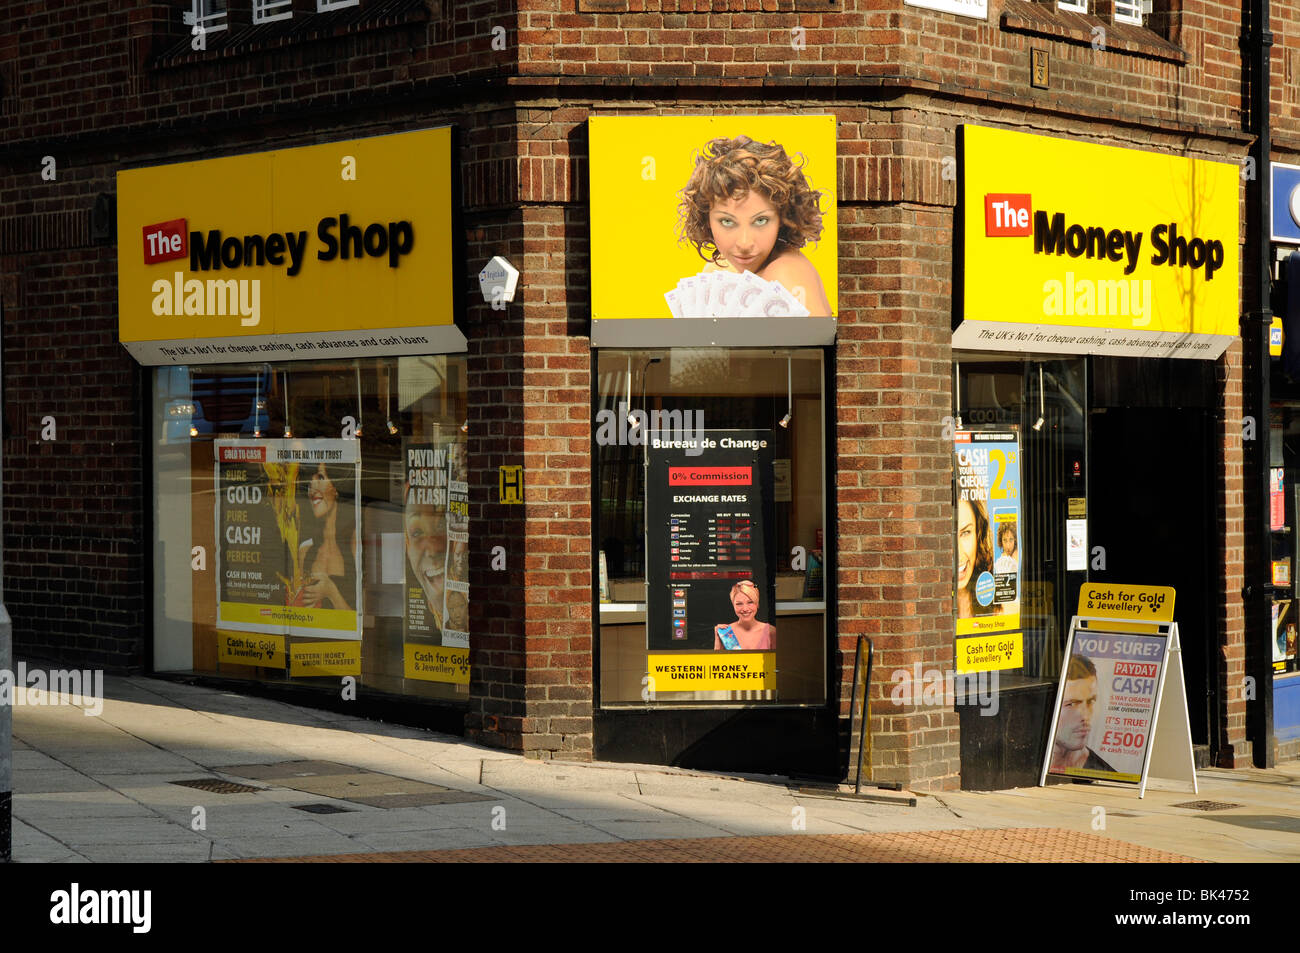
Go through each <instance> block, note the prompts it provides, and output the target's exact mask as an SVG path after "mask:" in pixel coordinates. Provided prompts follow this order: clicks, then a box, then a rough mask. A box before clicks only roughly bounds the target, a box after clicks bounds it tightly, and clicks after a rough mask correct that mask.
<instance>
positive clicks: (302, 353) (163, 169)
mask: <svg viewBox="0 0 1300 953" xmlns="http://www.w3.org/2000/svg"><path fill="white" fill-rule="evenodd" d="M117 179H118V308H119V334H120V337H121V341H122V343H123V345H125V346H126V348H127V350H128V351H130V352H131V354H132V356H134V357H135V358H136V359H137V360H139V361H140V362H141V363H144V364H173V363H174V364H191V363H222V362H235V361H240V362H244V361H257V360H272V359H303V358H313V357H331V358H335V357H355V356H365V355H379V354H413V353H421V354H424V353H435V352H448V351H461V350H464V349H465V339H464V336H463V335H462V334H461V333H460V331H459V330H457V329H456V327H455V326H454V325H453V323H452V274H453V261H452V253H451V131H450V129H447V128H441V129H427V130H421V131H418V132H407V133H399V134H396V135H390V136H375V137H373V138H369V139H353V140H349V141H345V142H336V143H329V144H326V145H318V146H305V147H301V148H296V149H282V150H278V151H275V152H261V153H255V154H252V155H242V156H231V157H228V158H221V159H208V160H204V161H200V162H184V163H179V164H176V165H167V166H159V167H154V168H147V169H133V170H129V171H124V172H119V173H118V177H117Z"/></svg>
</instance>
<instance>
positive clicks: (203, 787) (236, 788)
mask: <svg viewBox="0 0 1300 953" xmlns="http://www.w3.org/2000/svg"><path fill="white" fill-rule="evenodd" d="M171 783H172V784H179V785H180V786H181V787H185V788H196V789H198V790H200V791H207V792H208V793H209V794H256V793H257V792H258V791H261V790H262V788H255V787H253V786H252V785H248V784H236V783H235V782H234V781H223V780H221V779H220V778H193V779H191V780H188V781H173V782H171Z"/></svg>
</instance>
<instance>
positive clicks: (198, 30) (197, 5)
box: [181, 0, 229, 36]
mask: <svg viewBox="0 0 1300 953" xmlns="http://www.w3.org/2000/svg"><path fill="white" fill-rule="evenodd" d="M227 15H228V11H227V10H226V0H192V2H191V3H190V8H189V10H187V11H185V13H183V14H182V15H181V22H183V23H184V24H185V25H186V26H187V27H190V32H192V33H194V34H196V35H199V36H202V35H203V34H206V33H220V32H221V31H222V30H224V29H226V28H227V27H228V26H229V23H228V22H227V20H226V17H227Z"/></svg>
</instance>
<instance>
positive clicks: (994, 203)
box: [984, 192, 1034, 238]
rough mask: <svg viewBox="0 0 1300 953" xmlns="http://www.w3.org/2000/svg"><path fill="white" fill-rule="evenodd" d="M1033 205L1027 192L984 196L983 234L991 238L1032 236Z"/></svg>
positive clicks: (995, 193)
mask: <svg viewBox="0 0 1300 953" xmlns="http://www.w3.org/2000/svg"><path fill="white" fill-rule="evenodd" d="M1033 205H1034V203H1033V200H1032V199H1031V198H1030V196H1029V193H1028V192H990V193H989V194H988V195H986V196H984V234H985V235H988V236H990V237H993V238H1001V237H1004V236H1007V235H1030V234H1032V233H1033V228H1032V226H1031V225H1030V224H1029V220H1030V218H1031V216H1033V214H1034V210H1033Z"/></svg>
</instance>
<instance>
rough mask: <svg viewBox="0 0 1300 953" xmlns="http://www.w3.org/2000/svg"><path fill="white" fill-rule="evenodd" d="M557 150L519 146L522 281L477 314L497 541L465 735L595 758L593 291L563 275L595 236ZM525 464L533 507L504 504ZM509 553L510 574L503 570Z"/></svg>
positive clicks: (480, 479) (489, 509)
mask: <svg viewBox="0 0 1300 953" xmlns="http://www.w3.org/2000/svg"><path fill="white" fill-rule="evenodd" d="M556 145H560V144H556ZM551 146H552V144H551V143H545V142H543V143H537V142H532V143H527V142H526V143H524V144H522V145H521V149H522V150H525V151H524V154H523V155H521V156H520V158H519V159H518V163H517V165H516V167H515V169H514V171H513V175H515V176H517V178H516V179H515V180H514V181H516V182H517V183H518V194H519V198H520V200H521V201H523V202H525V203H530V204H527V205H525V206H524V208H523V210H522V211H521V212H519V213H513V214H512V216H511V217H512V219H514V220H515V221H516V222H517V224H518V229H517V230H515V229H511V232H512V233H513V234H515V235H519V236H521V237H519V238H518V239H516V240H513V241H508V242H506V245H507V246H508V247H509V248H510V249H511V251H510V252H509V253H508V254H507V257H508V258H510V260H511V262H512V264H514V265H515V267H517V268H518V269H519V270H520V272H521V276H520V280H519V285H520V287H519V290H518V292H517V295H516V299H515V302H514V303H513V304H511V305H510V306H509V308H508V310H507V311H506V312H504V316H503V315H502V313H501V312H493V311H491V309H490V308H486V307H483V308H481V309H478V310H480V311H481V312H482V313H483V314H484V315H485V317H484V319H483V321H484V326H483V327H481V328H477V329H475V335H474V336H475V338H476V340H475V343H474V351H475V352H477V353H476V357H475V358H473V359H472V360H471V372H470V382H471V397H470V400H471V442H470V452H471V460H472V462H473V461H475V460H477V461H478V473H477V474H476V481H475V482H476V486H477V487H478V488H479V489H480V492H481V493H482V494H483V495H484V499H485V500H486V501H487V502H484V503H482V504H481V511H480V514H479V521H478V523H477V524H476V525H478V526H479V527H481V528H482V530H481V532H482V533H483V535H484V536H485V537H486V538H484V539H483V542H482V543H481V544H480V546H479V547H478V549H479V563H480V571H479V573H478V576H479V578H481V579H482V580H483V582H484V586H483V588H482V589H481V590H475V592H476V595H475V597H474V599H473V600H471V601H473V602H476V603H478V608H477V609H476V611H475V614H476V616H477V617H478V628H476V629H475V633H476V634H475V635H474V636H472V637H471V642H472V647H473V649H474V651H473V655H472V659H471V660H472V662H473V664H474V666H475V669H474V672H475V675H474V682H473V683H472V685H471V699H472V701H471V708H470V713H469V715H468V717H467V719H466V730H467V734H468V736H469V737H471V738H474V739H475V740H478V741H482V742H485V743H488V744H496V745H501V746H504V747H510V748H516V749H519V750H522V751H524V752H525V753H527V754H529V755H531V756H535V757H539V758H570V759H579V760H590V758H591V753H592V718H591V710H592V554H591V512H592V511H591V356H590V354H591V349H590V338H589V337H588V336H587V331H586V324H585V321H583V320H577V319H576V316H577V315H579V314H581V316H582V317H583V318H585V315H586V301H585V296H584V298H583V300H580V301H577V302H571V301H569V300H568V296H569V294H570V293H571V288H570V287H569V286H570V285H572V284H574V283H575V282H573V281H569V280H568V277H569V276H568V275H567V273H566V263H567V262H568V261H569V258H570V256H572V255H576V256H579V257H581V258H582V259H583V260H585V254H586V245H585V243H586V231H585V227H583V226H582V225H581V222H579V225H578V227H576V228H575V227H574V226H573V224H572V222H571V221H570V218H571V216H566V210H565V205H566V204H567V203H568V202H570V201H572V200H573V198H572V196H573V187H572V176H571V171H570V164H569V160H568V158H567V156H557V155H552V154H551V153H550V149H551ZM543 149H544V150H545V152H544V153H542V154H534V153H535V152H541V150H543ZM528 150H533V151H528ZM579 218H580V219H582V220H585V216H580V217H579ZM502 237H503V238H504V235H503V236H502ZM485 238H486V235H485ZM476 244H477V245H478V251H477V256H475V253H473V252H472V253H471V258H472V261H471V264H472V265H474V267H476V268H477V267H481V266H482V264H484V263H486V261H487V260H488V258H490V257H491V256H492V255H493V254H500V253H501V251H500V250H499V249H497V250H493V249H491V248H490V247H489V246H490V245H491V242H490V241H486V240H484V241H482V242H478V243H476ZM579 284H583V285H585V282H579ZM488 324H490V325H491V326H490V327H488V326H487V325H488ZM480 332H481V333H480ZM476 418H477V419H478V421H479V425H480V426H481V427H482V433H481V434H479V435H477V436H476V435H475V434H474V433H473V431H474V428H475V424H474V420H475V419H476ZM514 464H518V465H522V466H523V467H524V502H523V504H522V505H505V504H500V503H496V502H494V501H495V499H496V496H497V491H498V487H497V483H496V478H497V468H498V467H499V466H501V465H514ZM479 532H480V530H476V533H479ZM498 545H499V546H502V547H503V548H504V555H505V559H506V568H505V569H504V570H499V569H493V568H492V547H494V546H498ZM480 592H481V593H482V597H481V598H480V596H479V595H478V593H480Z"/></svg>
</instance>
